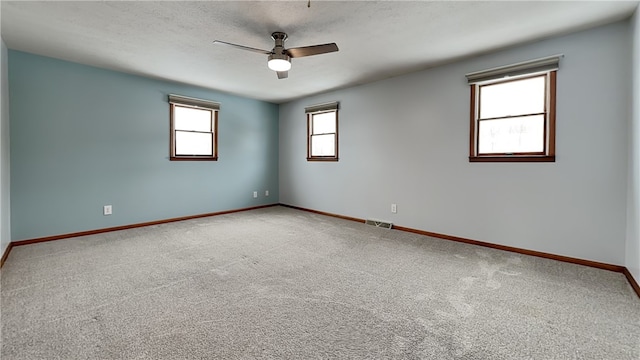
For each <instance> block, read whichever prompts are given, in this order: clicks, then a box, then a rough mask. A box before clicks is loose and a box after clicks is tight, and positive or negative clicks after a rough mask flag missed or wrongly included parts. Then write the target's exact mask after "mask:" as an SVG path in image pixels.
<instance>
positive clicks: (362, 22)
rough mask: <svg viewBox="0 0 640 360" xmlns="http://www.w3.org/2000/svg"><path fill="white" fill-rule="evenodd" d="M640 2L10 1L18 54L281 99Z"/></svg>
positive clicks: (571, 26) (565, 26)
mask: <svg viewBox="0 0 640 360" xmlns="http://www.w3.org/2000/svg"><path fill="white" fill-rule="evenodd" d="M637 4H638V2H637V1H634V2H623V1H602V2H600V1H585V2H582V1H569V2H551V1H549V2H547V1H545V2H538V1H530V2H529V1H513V2H487V1H468V2H461V1H451V2H448V1H381V2H372V1H319V0H312V1H311V7H310V8H308V7H307V1H306V0H301V1H201V2H188V1H180V2H165V1H150V2H147V1H138V2H128V1H100V2H93V1H92V2H59V1H44V2H23V1H5V0H2V2H1V4H0V6H1V7H0V11H1V14H2V15H1V16H2V19H1V20H2V22H1V31H2V32H1V34H2V38H3V39H4V41H5V43H6V45H7V47H8V48H10V49H15V50H20V51H26V52H30V53H34V54H39V55H44V56H50V57H54V58H59V59H64V60H69V61H74V62H78V63H83V64H88V65H93V66H98V67H102V68H107V69H113V70H118V71H124V72H128V73H133V74H140V75H144V76H149V77H154V78H160V79H167V80H173V81H179V82H183V83H188V84H193V85H198V86H203V87H207V88H211V89H216V90H221V91H225V92H230V93H234V94H239V95H243V96H247V97H251V98H256V99H260V100H267V101H272V102H276V103H280V102H285V101H288V100H292V99H295V98H299V97H303V96H307V95H311V94H315V93H319V92H323V91H328V90H331V89H336V88H341V87H346V86H350V85H355V84H361V83H365V82H370V81H374V80H378V79H382V78H386V77H390V76H395V75H399V74H403V73H407V72H411V71H415V70H418V69H423V68H427V67H430V66H434V65H437V64H442V63H444V62H447V61H452V60H454V59H459V58H462V57H467V56H472V55H474V54H479V53H484V52H487V51H490V50H494V49H498V48H503V47H506V46H510V45H514V44H518V43H522V42H528V41H533V40H536V39H542V38H545V37H549V36H552V35H555V34H561V33H567V32H571V31H575V30H580V29H585V28H588V27H592V26H596V25H600V24H604V23H608V22H613V21H616V20H620V19H624V18H626V17H628V16H630V15H631V14H632V13H633V10H634V9H635V8H636V7H637ZM274 31H284V32H286V33H287V34H288V35H289V40H288V41H287V42H286V44H285V45H286V47H297V46H306V45H315V44H322V43H328V42H335V43H337V44H338V47H339V48H340V51H339V52H337V53H331V54H324V55H318V56H312V57H305V58H299V59H294V60H293V61H292V64H293V68H292V69H291V71H290V72H289V78H288V79H283V80H278V79H277V77H276V74H275V73H274V72H273V71H271V70H269V69H268V68H267V64H266V61H267V58H266V55H262V54H258V53H253V52H247V51H242V50H237V49H234V48H230V47H226V46H222V45H213V44H212V42H213V40H223V41H228V42H233V43H238V44H242V45H245V46H250V47H255V48H261V49H266V50H270V49H271V48H272V47H273V41H272V40H271V37H270V34H271V33H272V32H274Z"/></svg>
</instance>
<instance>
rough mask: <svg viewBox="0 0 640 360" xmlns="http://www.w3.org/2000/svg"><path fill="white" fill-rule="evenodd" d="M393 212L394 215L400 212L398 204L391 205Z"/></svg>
mask: <svg viewBox="0 0 640 360" xmlns="http://www.w3.org/2000/svg"><path fill="white" fill-rule="evenodd" d="M391 212H392V213H394V214H395V213H397V212H398V206H397V205H396V204H391Z"/></svg>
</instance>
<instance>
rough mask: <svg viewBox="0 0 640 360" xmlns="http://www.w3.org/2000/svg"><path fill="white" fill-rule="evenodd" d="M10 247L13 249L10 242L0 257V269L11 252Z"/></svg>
mask: <svg viewBox="0 0 640 360" xmlns="http://www.w3.org/2000/svg"><path fill="white" fill-rule="evenodd" d="M12 247H13V243H12V242H10V243H9V245H7V248H6V249H5V250H4V253H3V254H2V257H1V258H0V268H2V266H3V265H4V262H5V261H7V258H8V257H9V253H10V252H11V248H12Z"/></svg>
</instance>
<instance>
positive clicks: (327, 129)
mask: <svg viewBox="0 0 640 360" xmlns="http://www.w3.org/2000/svg"><path fill="white" fill-rule="evenodd" d="M311 122H312V125H313V126H312V134H328V133H335V132H336V113H335V112H326V113H321V114H313V115H311Z"/></svg>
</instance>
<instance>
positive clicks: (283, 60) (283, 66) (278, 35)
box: [267, 31, 291, 71]
mask: <svg viewBox="0 0 640 360" xmlns="http://www.w3.org/2000/svg"><path fill="white" fill-rule="evenodd" d="M271 38H272V39H273V40H274V41H275V47H274V48H273V50H272V51H271V54H269V58H268V60H267V64H268V65H269V68H270V69H271V70H274V71H288V70H289V69H291V57H290V56H289V55H288V54H287V53H286V52H285V50H284V41H285V40H286V39H287V34H285V33H283V32H279V31H276V32H274V33H273V34H271Z"/></svg>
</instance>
